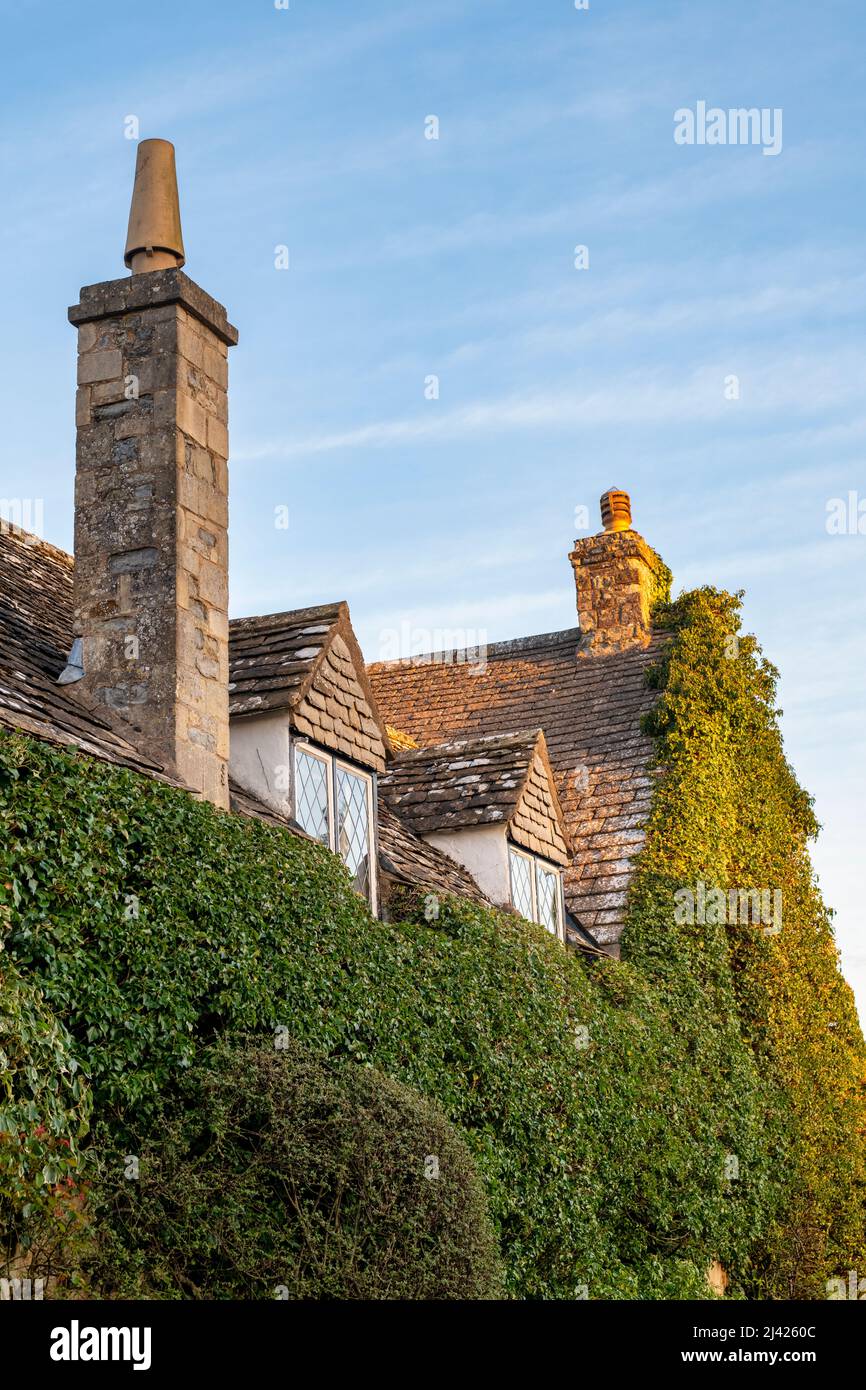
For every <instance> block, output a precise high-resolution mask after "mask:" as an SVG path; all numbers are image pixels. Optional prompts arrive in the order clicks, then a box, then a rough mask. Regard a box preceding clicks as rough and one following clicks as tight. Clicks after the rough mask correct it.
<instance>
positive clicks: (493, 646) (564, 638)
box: [368, 627, 580, 671]
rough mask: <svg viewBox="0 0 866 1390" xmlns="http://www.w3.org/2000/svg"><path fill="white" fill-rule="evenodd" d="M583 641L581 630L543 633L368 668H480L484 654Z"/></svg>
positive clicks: (373, 663) (422, 654)
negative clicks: (463, 666)
mask: <svg viewBox="0 0 866 1390" xmlns="http://www.w3.org/2000/svg"><path fill="white" fill-rule="evenodd" d="M579 638H580V628H579V627H566V628H562V629H560V631H559V632H539V633H536V634H535V635H533V636H530V637H509V638H505V639H504V640H503V641H501V642H485V643H480V644H479V645H478V646H475V647H445V648H442V649H441V650H439V651H435V652H416V653H414V654H413V655H412V656H398V657H395V658H394V659H393V660H391V661H371V662H369V663H368V665H369V667H370V668H374V667H375V669H376V670H377V671H385V670H390V669H394V668H396V667H399V666H424V665H430V666H448V665H454V666H462V665H464V664H465V665H470V664H471V665H477V664H478V661H479V653H480V652H483V653H484V654H485V655H486V656H505V655H507V654H508V653H509V652H519V651H525V650H528V649H529V648H530V647H560V646H565V645H566V643H572V642H574V643H575V644H576V643H577V641H578V640H579ZM461 657H465V658H466V661H465V662H463V661H461V660H460V658H461Z"/></svg>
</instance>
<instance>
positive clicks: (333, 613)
mask: <svg viewBox="0 0 866 1390" xmlns="http://www.w3.org/2000/svg"><path fill="white" fill-rule="evenodd" d="M344 614H348V609H347V607H346V604H345V603H323V604H320V605H319V607H318V608H297V609H295V610H294V611H293V612H291V613H267V614H265V615H264V616H262V617H258V618H233V619H232V620H231V622H230V623H229V712H230V714H231V715H232V716H237V715H242V714H263V713H265V712H266V711H267V710H279V709H288V708H290V707H291V706H292V704H294V703H295V702H296V701H297V700H298V699H299V698H300V694H301V690H302V688H303V686H304V683H305V681H306V680H307V678H308V676H309V674H310V672H311V671H312V669H313V667H314V665H315V663H316V662H317V660H318V659H319V657H320V656H321V655H322V652H323V651H324V649H325V646H326V644H327V641H328V638H329V636H330V634H331V632H332V630H333V628H334V625H335V623H337V622H338V621H339V620H340V618H341V616H343V615H344Z"/></svg>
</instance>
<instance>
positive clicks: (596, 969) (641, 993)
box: [0, 591, 864, 1299]
mask: <svg viewBox="0 0 866 1390" xmlns="http://www.w3.org/2000/svg"><path fill="white" fill-rule="evenodd" d="M661 619H662V621H663V623H664V624H665V626H666V627H667V628H668V629H669V631H670V634H671V642H670V644H669V645H668V647H667V649H666V653H665V656H664V658H663V660H662V662H661V664H660V666H659V668H658V669H657V670H656V672H655V677H654V678H655V680H656V682H657V684H658V686H659V690H660V699H659V703H658V705H657V707H656V709H655V711H654V713H653V715H652V731H653V733H654V734H655V736H656V746H657V755H658V759H657V760H658V769H657V771H658V776H657V785H656V791H655V796H654V801H653V809H652V818H651V825H650V836H649V839H648V844H647V848H646V849H645V851H644V852H643V854H642V855H641V857H640V860H639V863H638V871H637V875H636V880H635V884H634V890H633V893H632V898H631V905H630V912H629V922H628V926H627V930H626V935H625V939H624V959H623V960H622V961H620V962H616V961H605V962H599V963H596V964H591V965H588V964H586V963H585V962H584V961H583V960H580V959H577V958H575V957H573V956H570V955H568V954H566V953H565V952H564V951H563V949H562V947H561V946H560V945H559V944H558V943H557V942H555V941H553V940H552V939H551V938H550V937H549V936H548V935H547V934H546V933H545V932H544V931H543V929H541V928H539V927H535V926H533V925H531V924H528V923H525V922H522V921H520V920H519V919H516V918H514V917H512V916H510V915H507V914H503V913H497V912H493V911H485V910H483V909H481V908H479V907H476V906H474V905H471V904H468V903H466V902H461V901H454V900H443V901H442V903H441V904H440V911H439V915H438V918H437V919H436V920H435V921H434V922H430V921H428V920H427V919H426V916H425V913H424V911H423V908H422V906H421V905H418V904H416V903H415V902H414V901H413V900H412V898H411V897H407V898H406V900H405V903H404V910H403V916H404V920H403V921H401V922H398V923H390V924H383V923H381V922H378V921H376V920H375V919H373V918H371V917H370V915H369V913H368V912H367V910H366V907H365V906H364V904H363V903H362V902H361V900H360V899H359V898H358V897H357V896H356V895H355V894H354V893H353V892H352V891H351V887H350V884H349V881H348V878H347V876H346V873H345V871H344V869H343V867H342V865H341V864H340V863H339V861H338V860H337V859H336V858H335V857H334V856H332V855H330V854H328V853H327V852H326V851H325V850H323V849H322V848H320V847H319V846H317V845H314V844H311V843H308V842H306V841H303V840H300V839H297V838H295V837H293V836H291V835H290V834H288V833H287V832H285V831H283V830H281V829H279V828H277V827H274V826H269V825H266V824H263V823H261V822H255V821H251V820H247V819H245V818H243V817H239V816H229V815H226V814H224V813H221V812H218V811H215V810H214V809H213V808H212V807H210V806H209V805H207V804H203V803H199V802H195V801H193V800H192V799H191V798H190V797H188V796H187V795H186V794H184V793H181V792H178V791H176V790H174V789H172V788H169V787H166V786H162V785H159V784H156V783H152V782H148V781H146V780H144V779H142V778H140V777H138V776H137V775H135V774H133V773H129V772H126V771H122V770H118V769H116V768H113V767H109V766H105V765H101V764H98V763H96V762H92V761H90V760H87V759H85V758H82V757H78V756H75V755H73V754H71V753H67V752H62V751H59V750H57V749H54V748H51V747H48V746H46V745H41V744H39V743H36V742H34V741H32V740H29V739H26V738H24V737H21V736H17V735H15V736H9V735H4V736H3V737H2V739H0V908H2V915H3V931H4V940H3V945H4V947H5V952H6V955H5V960H6V962H7V963H14V974H13V973H9V974H7V976H6V977H5V979H6V988H7V990H8V989H14V988H17V982H18V981H24V982H26V987H27V988H28V989H30V990H31V991H38V993H39V999H40V1008H41V1009H45V1010H48V1011H50V1014H51V1017H50V1018H49V1019H48V1020H47V1021H46V1022H45V1024H44V1026H45V1027H46V1028H53V1027H56V1028H57V1029H58V1030H59V1031H58V1033H57V1035H56V1036H57V1038H58V1039H62V1040H63V1045H64V1047H68V1048H69V1049H71V1053H70V1055H72V1056H73V1057H74V1060H75V1063H77V1065H78V1068H79V1071H78V1073H76V1075H80V1074H81V1073H84V1074H86V1076H87V1078H88V1083H89V1100H90V1101H92V1105H93V1108H94V1111H95V1113H96V1114H97V1116H99V1117H100V1119H102V1120H108V1121H110V1122H111V1123H112V1124H114V1125H115V1126H116V1127H117V1130H118V1133H121V1134H122V1132H123V1127H124V1125H126V1124H128V1123H130V1122H131V1118H132V1117H134V1119H135V1121H136V1123H139V1122H141V1120H142V1118H143V1117H146V1116H147V1114H148V1112H149V1110H150V1109H151V1108H153V1107H154V1106H155V1104H156V1102H157V1097H159V1096H160V1095H165V1094H166V1092H168V1091H170V1090H171V1089H172V1088H173V1087H176V1086H177V1085H178V1084H179V1077H180V1076H181V1075H182V1073H183V1071H184V1069H185V1068H186V1067H187V1066H188V1065H189V1064H190V1063H191V1062H192V1061H193V1059H194V1058H195V1057H196V1056H197V1055H198V1053H199V1052H200V1050H201V1048H202V1046H203V1045H205V1044H209V1043H210V1042H211V1041H212V1040H213V1039H214V1038H215V1037H217V1036H223V1035H224V1036H228V1037H230V1036H231V1035H232V1034H235V1033H236V1034H240V1033H243V1034H250V1033H252V1034H254V1035H256V1036H260V1037H261V1038H262V1039H263V1040H265V1041H267V1040H268V1039H276V1038H277V1037H278V1036H279V1034H280V1032H281V1031H282V1030H287V1032H288V1033H289V1034H290V1035H291V1036H293V1037H295V1038H297V1039H298V1040H299V1041H300V1042H302V1043H304V1044H305V1045H307V1046H308V1047H310V1048H311V1049H312V1050H313V1051H314V1052H317V1053H319V1054H320V1055H322V1056H323V1057H330V1058H333V1059H338V1060H339V1059H341V1058H343V1059H352V1060H354V1061H356V1062H361V1063H369V1064H372V1065H375V1066H376V1067H377V1068H379V1069H380V1070H381V1071H383V1072H385V1073H387V1074H388V1075H390V1076H391V1077H393V1078H394V1079H395V1080H397V1081H399V1082H402V1083H404V1084H407V1085H409V1086H411V1087H412V1088H414V1089H415V1090H417V1091H420V1092H422V1093H424V1094H426V1095H429V1096H431V1097H433V1098H435V1099H436V1100H437V1101H438V1102H439V1104H440V1105H441V1106H442V1108H443V1109H444V1111H445V1113H446V1115H447V1116H448V1117H449V1119H450V1120H451V1122H452V1123H453V1124H455V1125H456V1126H457V1127H458V1128H459V1129H460V1130H461V1131H462V1133H463V1135H464V1136H465V1138H466V1139H467V1141H468V1144H469V1147H470V1150H471V1152H472V1154H473V1155H474V1158H475V1161H476V1163H477V1165H478V1167H479V1170H480V1172H481V1174H482V1176H483V1179H484V1183H485V1186H486V1190H487V1194H488V1201H489V1205H490V1211H491V1214H492V1217H493V1220H494V1223H495V1227H496V1230H497V1233H498V1239H499V1242H500V1247H501V1250H502V1254H503V1256H504V1261H505V1269H506V1279H507V1287H508V1290H509V1292H510V1293H511V1294H513V1295H516V1296H521V1297H530V1298H584V1297H588V1298H591V1299H592V1298H611V1297H627V1298H672V1297H703V1296H706V1293H707V1285H706V1279H705V1276H706V1270H707V1267H708V1265H709V1263H710V1262H711V1260H713V1259H720V1260H721V1261H722V1263H723V1264H724V1265H725V1267H726V1269H727V1271H728V1274H729V1276H730V1279H731V1285H730V1292H731V1293H733V1294H734V1295H737V1294H739V1295H744V1294H745V1295H747V1296H759V1297H763V1296H771V1297H789V1296H791V1293H792V1292H796V1293H797V1294H799V1295H801V1296H803V1295H805V1296H817V1297H821V1296H823V1287H824V1285H823V1281H824V1280H825V1279H826V1278H827V1277H829V1276H830V1275H833V1274H837V1273H839V1272H844V1271H845V1270H847V1269H848V1268H849V1267H850V1266H852V1265H856V1263H857V1261H858V1260H859V1261H861V1262H862V1261H863V1259H864V1251H863V1195H864V1184H863V1178H864V1164H863V1130H864V1108H863V1076H864V1046H863V1041H862V1038H861V1036H860V1033H859V1030H858V1027H857V1023H856V1017H855V1014H854V1010H853V1003H852V999H851V995H850V991H849V990H848V988H847V986H846V985H845V983H844V981H843V980H842V978H841V976H840V974H839V972H838V967H837V962H836V956H835V948H834V945H833V938H832V931H831V927H830V923H829V920H828V917H827V914H826V912H825V910H824V909H823V908H822V906H821V903H820V899H819V897H818V895H817V892H816V889H815V887H814V884H813V881H812V876H811V871H810V867H809V861H808V856H807V850H806V844H807V840H808V837H809V835H810V834H812V833H813V832H814V823H813V821H812V812H811V808H810V805H809V801H808V799H807V798H806V796H805V795H804V794H803V793H802V791H800V789H799V788H798V787H797V784H796V782H795V780H794V777H793V774H792V773H791V771H790V769H789V768H788V767H787V765H786V763H785V761H784V757H783V755H782V751H781V745H780V741H779V736H778V729H777V724H776V716H775V712H774V679H773V672H772V670H771V669H770V668H769V667H767V666H766V664H764V663H763V662H762V661H761V659H760V655H759V653H758V652H757V650H756V648H755V646H754V644H753V643H752V642H751V640H750V639H747V638H742V639H738V640H736V641H734V640H733V638H734V637H735V636H736V623H737V603H736V600H735V599H732V598H730V597H729V596H725V595H719V594H714V593H711V592H709V591H701V592H700V593H697V594H692V595H688V596H686V597H685V598H683V599H681V600H679V601H678V602H677V603H676V604H674V605H668V606H667V607H666V608H664V609H663V610H662V612H661ZM699 883H703V884H704V885H707V886H709V887H720V888H728V887H743V888H748V887H753V886H758V887H764V886H767V887H769V888H778V889H780V890H781V892H782V895H783V904H784V909H783V911H784V915H783V925H782V928H781V931H779V932H778V933H775V934H774V933H771V932H768V931H766V930H765V929H764V926H763V925H762V924H759V925H758V926H748V925H747V926H741V925H736V926H731V925H730V924H728V923H726V922H716V921H712V922H707V921H700V922H698V921H691V922H690V921H688V920H683V918H684V915H685V914H684V913H683V912H682V911H680V910H679V908H680V907H681V905H682V892H683V890H684V889H686V890H691V891H692V892H693V893H694V894H697V891H698V884H699ZM678 894H680V895H681V896H680V897H679V898H678V897H677V895H678ZM704 915H705V916H706V914H704ZM710 915H712V914H710ZM3 959H4V957H2V956H0V960H3ZM52 1036H53V1035H52ZM58 1045H59V1044H58ZM10 1051H11V1055H12V1064H11V1071H12V1072H13V1073H15V1075H16V1078H17V1080H16V1082H15V1085H16V1087H17V1088H18V1090H17V1092H16V1094H19V1093H20V1090H21V1088H22V1087H23V1088H24V1090H26V1089H27V1088H28V1087H30V1086H32V1087H33V1105H34V1107H35V1109H34V1110H33V1111H32V1120H33V1122H34V1126H43V1127H47V1129H48V1130H49V1131H50V1132H51V1133H53V1134H55V1135H56V1136H57V1137H58V1139H60V1138H63V1137H67V1136H66V1135H65V1134H64V1125H65V1126H66V1128H68V1129H69V1131H70V1133H73V1132H74V1133H75V1134H77V1133H78V1130H79V1129H80V1128H81V1123H82V1116H81V1110H80V1107H81V1106H82V1105H83V1104H85V1101H84V1100H83V1098H82V1097H80V1096H76V1095H74V1094H72V1093H69V1094H67V1088H68V1081H69V1077H70V1070H69V1062H68V1059H67V1057H66V1054H65V1053H64V1054H63V1055H61V1054H59V1053H57V1052H56V1051H55V1052H53V1053H48V1052H46V1051H45V1050H44V1049H43V1051H42V1052H37V1053H36V1054H35V1055H34V1060H33V1061H32V1062H31V1063H25V1062H24V1060H23V1058H22V1057H21V1055H20V1052H16V1051H15V1049H14V1048H12V1049H10ZM28 1067H29V1070H28V1069H27V1068H28ZM46 1088H47V1089H46ZM52 1097H53V1099H52ZM19 1099H20V1094H19ZM58 1106H59V1109H58ZM64 1106H65V1111H66V1114H67V1115H68V1118H67V1119H64ZM17 1123H18V1121H17V1119H16V1121H15V1124H16V1125H17ZM0 1128H2V1126H0ZM25 1128H26V1127H25ZM22 1136H23V1137H22ZM31 1138H32V1136H31ZM25 1142H30V1139H29V1138H28V1137H27V1135H26V1134H25V1133H24V1131H21V1130H16V1129H15V1128H14V1126H11V1127H7V1129H6V1131H5V1137H4V1138H3V1139H2V1140H0V1201H2V1202H5V1208H4V1209H5V1211H6V1213H7V1216H8V1217H9V1219H10V1220H11V1221H12V1222H13V1224H14V1222H15V1221H16V1220H18V1221H19V1225H20V1221H21V1218H20V1199H21V1179H20V1174H21V1172H22V1171H23V1170H22V1165H23V1169H25V1170H26V1171H27V1172H28V1173H29V1178H30V1181H31V1183H32V1185H33V1189H34V1191H36V1190H39V1189H40V1185H41V1187H42V1188H44V1187H45V1186H46V1184H47V1185H48V1186H49V1188H50V1187H51V1183H50V1181H49V1179H50V1178H51V1177H53V1176H55V1175H54V1174H53V1173H50V1174H48V1175H46V1174H45V1172H44V1171H43V1168H44V1165H42V1166H40V1164H39V1163H38V1162H36V1161H35V1160H34V1161H32V1162H29V1161H28V1158H27V1154H26V1153H25V1152H24V1151H23V1149H22V1144H24V1143H25ZM84 1144H85V1159H86V1139H85V1141H84ZM28 1163H29V1166H28ZM13 1173H14V1174H18V1177H17V1178H14V1177H13ZM16 1182H17V1184H18V1185H17V1186H15V1183H16ZM16 1202H18V1203H19V1208H18V1215H16V1207H15V1204H16ZM263 1296H267V1293H266V1292H263Z"/></svg>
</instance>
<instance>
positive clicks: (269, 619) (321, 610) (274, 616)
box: [229, 599, 349, 631]
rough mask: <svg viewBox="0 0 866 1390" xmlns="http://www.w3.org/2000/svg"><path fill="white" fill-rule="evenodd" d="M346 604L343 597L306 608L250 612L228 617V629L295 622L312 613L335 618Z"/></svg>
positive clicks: (310, 615)
mask: <svg viewBox="0 0 866 1390" xmlns="http://www.w3.org/2000/svg"><path fill="white" fill-rule="evenodd" d="M348 606H349V605H348V603H347V602H346V600H345V599H337V600H335V602H333V603H315V604H311V605H310V606H309V607H308V608H287V609H285V610H284V611H283V612H281V613H250V614H248V615H247V616H246V617H244V618H230V619H229V631H231V629H232V628H239V627H240V626H241V625H242V624H243V625H249V626H250V627H252V626H253V624H258V623H261V624H267V625H268V626H274V627H277V626H279V625H280V624H282V623H286V622H289V621H291V622H292V623H297V622H298V621H299V620H300V619H301V618H302V617H306V618H311V617H312V616H313V615H314V614H315V615H321V616H322V617H324V616H325V615H326V614H328V613H330V614H333V616H334V618H335V619H336V618H337V617H339V615H340V613H341V612H342V610H343V609H348Z"/></svg>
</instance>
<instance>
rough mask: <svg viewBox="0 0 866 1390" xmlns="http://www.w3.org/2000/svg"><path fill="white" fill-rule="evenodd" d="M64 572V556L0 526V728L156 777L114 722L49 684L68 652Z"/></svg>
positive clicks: (68, 587)
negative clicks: (17, 731) (16, 731)
mask: <svg viewBox="0 0 866 1390" xmlns="http://www.w3.org/2000/svg"><path fill="white" fill-rule="evenodd" d="M72 567H73V561H72V556H71V555H67V554H66V553H65V551H63V550H58V549H57V548H56V546H53V545H49V544H48V543H47V541H43V540H40V539H39V538H38V537H36V536H31V535H29V534H28V533H27V532H26V531H20V530H18V528H17V527H14V526H10V525H9V524H8V523H6V522H3V523H0V725H3V726H5V727H6V728H9V729H20V730H21V731H22V732H23V733H28V734H32V735H33V736H34V737H36V738H41V739H44V740H45V741H46V742H48V743H54V744H60V745H66V746H71V745H75V746H77V747H79V748H80V749H81V750H82V752H84V753H90V754H92V755H93V756H94V757H97V758H102V759H104V760H105V761H107V762H111V763H119V764H121V765H122V766H124V767H131V768H134V769H135V770H136V771H139V772H144V773H147V774H148V776H164V774H162V773H161V772H160V769H159V767H158V765H157V764H156V763H154V762H152V761H151V760H150V759H148V758H145V757H142V755H141V754H140V753H138V752H137V751H136V749H135V748H134V747H133V745H132V743H131V742H130V741H129V739H128V738H127V737H126V735H125V733H124V729H123V725H122V723H121V721H120V719H119V717H117V719H116V720H115V719H114V718H113V717H112V716H111V715H110V713H109V711H107V710H105V709H104V708H102V707H100V708H99V709H98V710H97V709H96V708H94V707H91V706H88V705H86V704H85V703H84V702H83V701H82V699H81V697H80V695H79V694H74V695H73V694H72V692H71V690H70V689H68V688H67V687H65V686H62V685H58V684H57V677H58V675H59V674H60V672H61V671H62V670H63V668H64V666H65V665H66V657H67V654H68V652H69V648H70V646H71V644H72ZM166 780H170V781H172V780H174V779H173V778H167V779H166Z"/></svg>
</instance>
